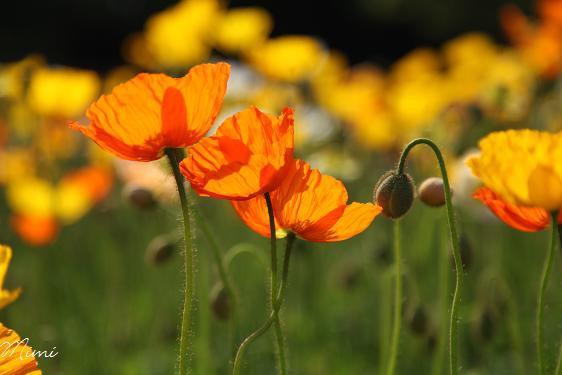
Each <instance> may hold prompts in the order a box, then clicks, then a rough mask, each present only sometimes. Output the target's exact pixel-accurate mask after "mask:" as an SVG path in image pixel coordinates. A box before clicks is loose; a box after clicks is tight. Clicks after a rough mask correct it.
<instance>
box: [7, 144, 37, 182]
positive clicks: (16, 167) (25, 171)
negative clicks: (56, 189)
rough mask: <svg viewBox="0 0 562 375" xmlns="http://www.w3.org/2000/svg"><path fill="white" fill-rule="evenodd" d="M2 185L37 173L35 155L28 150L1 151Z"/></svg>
mask: <svg viewBox="0 0 562 375" xmlns="http://www.w3.org/2000/svg"><path fill="white" fill-rule="evenodd" d="M0 165H1V166H2V168H0V185H3V184H8V183H10V182H11V181H16V180H21V179H22V178H24V177H25V176H29V175H33V174H34V173H35V162H34V158H33V153H32V151H31V150H30V149H28V148H17V149H3V150H0Z"/></svg>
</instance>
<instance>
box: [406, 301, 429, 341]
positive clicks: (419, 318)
mask: <svg viewBox="0 0 562 375" xmlns="http://www.w3.org/2000/svg"><path fill="white" fill-rule="evenodd" d="M408 323H409V326H410V329H411V330H412V332H413V333H414V334H415V335H417V336H422V337H423V336H425V334H426V333H428V332H429V318H428V316H427V313H426V311H425V309H424V308H423V307H422V306H418V307H416V309H415V310H414V312H413V314H412V316H411V317H410V320H409V322H408Z"/></svg>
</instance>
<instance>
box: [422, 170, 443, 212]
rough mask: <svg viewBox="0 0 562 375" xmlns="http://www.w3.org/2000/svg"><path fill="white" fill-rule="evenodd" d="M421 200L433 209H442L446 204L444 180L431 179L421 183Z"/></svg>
mask: <svg viewBox="0 0 562 375" xmlns="http://www.w3.org/2000/svg"><path fill="white" fill-rule="evenodd" d="M418 196H419V198H420V200H421V201H422V202H423V203H425V204H427V205H428V206H431V207H440V206H442V205H444V204H445V188H444V186H443V179H442V178H439V177H430V178H428V179H427V180H425V181H424V182H422V183H421V185H420V187H419V189H418Z"/></svg>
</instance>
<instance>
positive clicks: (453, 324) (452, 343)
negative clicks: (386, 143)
mask: <svg viewBox="0 0 562 375" xmlns="http://www.w3.org/2000/svg"><path fill="white" fill-rule="evenodd" d="M418 144H425V145H427V146H429V147H430V148H431V149H432V150H433V152H434V154H435V156H436V158H437V161H438V162H439V169H440V171H441V177H442V178H443V188H444V190H445V204H446V208H447V219H448V222H449V231H450V235H451V246H452V249H453V259H454V261H455V276H456V282H455V291H454V294H453V301H452V303H451V317H450V322H449V323H450V324H449V372H450V374H451V375H456V374H457V373H458V368H459V364H458V349H457V341H458V339H457V331H458V310H459V304H460V300H461V293H462V285H463V267H462V260H461V255H460V246H459V237H458V233H457V226H456V222H455V212H454V209H453V203H452V197H451V187H450V185H449V177H448V176H447V168H446V167H445V160H444V159H443V155H442V154H441V151H440V150H439V147H437V145H436V144H435V143H433V141H432V140H430V139H427V138H418V139H415V140H413V141H412V142H410V143H409V144H408V145H407V146H406V147H405V148H404V151H402V155H401V156H400V161H399V162H398V167H397V171H398V173H402V172H403V171H404V164H405V162H406V158H407V156H408V154H409V152H410V151H411V150H412V148H414V147H415V146H416V145H418Z"/></svg>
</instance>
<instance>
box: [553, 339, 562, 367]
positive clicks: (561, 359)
mask: <svg viewBox="0 0 562 375" xmlns="http://www.w3.org/2000/svg"><path fill="white" fill-rule="evenodd" d="M554 375H562V341H560V351H559V352H558V360H557V361H556V370H554Z"/></svg>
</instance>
